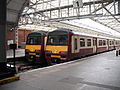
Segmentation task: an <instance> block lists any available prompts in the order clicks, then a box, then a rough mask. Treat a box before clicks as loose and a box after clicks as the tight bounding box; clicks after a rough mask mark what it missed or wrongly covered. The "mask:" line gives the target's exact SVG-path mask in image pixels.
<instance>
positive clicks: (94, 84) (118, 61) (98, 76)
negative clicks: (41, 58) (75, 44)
mask: <svg viewBox="0 0 120 90" xmlns="http://www.w3.org/2000/svg"><path fill="white" fill-rule="evenodd" d="M20 76H21V80H19V81H16V82H12V83H9V84H5V85H1V86H0V90H120V56H115V51H110V52H106V53H102V54H98V55H94V56H90V57H86V58H83V59H78V60H75V61H72V62H67V63H64V64H59V65H55V66H50V67H45V68H40V69H35V70H32V71H28V72H25V73H20Z"/></svg>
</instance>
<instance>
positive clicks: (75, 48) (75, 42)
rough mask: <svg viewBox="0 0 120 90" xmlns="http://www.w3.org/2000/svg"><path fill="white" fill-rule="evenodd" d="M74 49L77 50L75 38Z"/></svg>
mask: <svg viewBox="0 0 120 90" xmlns="http://www.w3.org/2000/svg"><path fill="white" fill-rule="evenodd" d="M74 49H75V50H77V39H76V38H75V43H74Z"/></svg>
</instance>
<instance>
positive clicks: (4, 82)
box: [0, 76, 20, 85]
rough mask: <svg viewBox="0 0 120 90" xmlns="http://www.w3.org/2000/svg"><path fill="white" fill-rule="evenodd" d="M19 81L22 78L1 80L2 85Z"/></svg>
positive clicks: (14, 77) (15, 77)
mask: <svg viewBox="0 0 120 90" xmlns="http://www.w3.org/2000/svg"><path fill="white" fill-rule="evenodd" d="M19 79H20V76H13V77H9V78H5V79H2V80H0V85H2V84H6V83H10V82H13V81H17V80H19Z"/></svg>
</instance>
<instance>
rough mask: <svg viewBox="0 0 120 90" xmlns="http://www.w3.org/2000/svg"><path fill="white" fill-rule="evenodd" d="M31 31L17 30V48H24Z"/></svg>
mask: <svg viewBox="0 0 120 90" xmlns="http://www.w3.org/2000/svg"><path fill="white" fill-rule="evenodd" d="M32 31H33V30H26V29H19V30H18V46H19V47H22V48H24V44H25V42H26V39H27V35H28V34H29V33H31V32H32Z"/></svg>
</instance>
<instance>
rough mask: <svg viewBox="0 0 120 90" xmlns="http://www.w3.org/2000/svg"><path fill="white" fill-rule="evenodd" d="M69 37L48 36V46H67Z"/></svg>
mask: <svg viewBox="0 0 120 90" xmlns="http://www.w3.org/2000/svg"><path fill="white" fill-rule="evenodd" d="M67 43H68V36H67V35H50V36H48V40H47V45H67Z"/></svg>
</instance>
